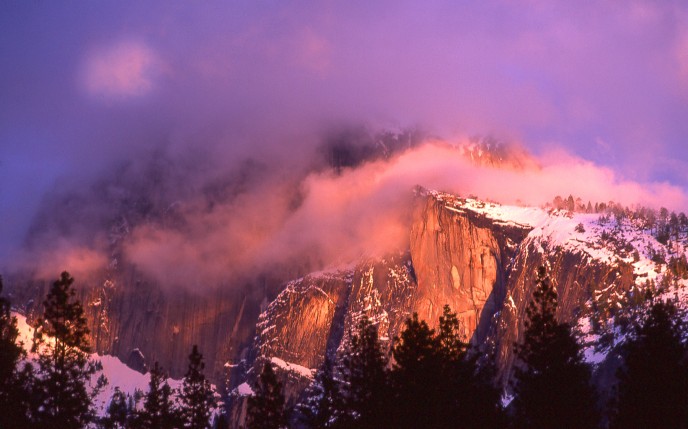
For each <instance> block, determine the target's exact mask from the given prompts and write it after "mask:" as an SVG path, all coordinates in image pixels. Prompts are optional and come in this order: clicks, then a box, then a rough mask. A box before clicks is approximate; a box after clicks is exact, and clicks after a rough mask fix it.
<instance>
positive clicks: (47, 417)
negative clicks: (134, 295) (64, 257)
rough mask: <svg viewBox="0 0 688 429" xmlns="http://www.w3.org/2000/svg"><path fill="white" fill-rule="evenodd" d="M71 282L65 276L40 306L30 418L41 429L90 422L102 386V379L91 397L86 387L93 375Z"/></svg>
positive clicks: (83, 322) (66, 428) (69, 427)
mask: <svg viewBox="0 0 688 429" xmlns="http://www.w3.org/2000/svg"><path fill="white" fill-rule="evenodd" d="M73 283H74V279H73V278H72V277H71V276H70V275H69V273H67V272H63V273H62V275H61V276H60V279H59V280H57V281H56V282H55V283H53V286H52V288H51V289H50V291H49V293H48V296H47V297H46V299H45V301H44V302H43V307H44V314H43V317H42V318H40V319H39V320H38V322H37V324H36V331H35V337H34V343H33V348H32V350H33V351H35V352H36V353H38V371H37V378H36V381H35V383H34V398H35V400H36V402H35V403H34V404H33V407H32V408H33V409H32V417H33V418H34V419H35V421H36V423H37V424H38V426H39V427H41V428H55V429H72V428H73V429H78V428H83V427H84V426H85V425H86V424H87V423H89V422H90V421H91V420H92V418H93V412H92V410H91V399H92V396H93V395H95V394H96V393H97V391H98V390H99V388H100V387H102V385H103V384H105V382H106V381H105V379H104V377H103V376H101V378H100V379H99V383H98V385H97V386H96V388H95V389H94V390H93V391H91V392H89V391H88V389H87V387H86V385H87V383H88V382H89V380H90V378H91V377H92V376H93V375H94V374H95V373H96V372H97V367H96V364H95V362H93V361H92V360H91V359H90V358H89V354H88V351H89V344H88V341H89V340H88V334H89V330H88V327H87V326H86V318H85V317H84V310H83V308H82V306H81V303H80V302H79V300H77V299H75V298H74V295H75V292H74V289H73V288H72V284H73Z"/></svg>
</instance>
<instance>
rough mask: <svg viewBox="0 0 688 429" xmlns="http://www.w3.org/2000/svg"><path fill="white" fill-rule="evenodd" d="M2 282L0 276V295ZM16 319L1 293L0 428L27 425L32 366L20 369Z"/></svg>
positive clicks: (23, 355)
mask: <svg viewBox="0 0 688 429" xmlns="http://www.w3.org/2000/svg"><path fill="white" fill-rule="evenodd" d="M2 289H3V284H2V277H0V294H2ZM18 336H19V330H18V329H17V318H16V317H13V316H12V313H11V305H10V301H9V300H8V299H6V298H4V297H2V296H0V429H5V428H15V427H16V428H20V427H26V426H27V425H28V417H27V412H28V392H29V387H30V382H31V380H32V376H33V374H32V371H31V369H32V368H31V366H26V367H23V368H22V369H20V368H19V366H20V360H21V359H23V358H24V357H26V352H24V349H23V348H22V346H21V344H19V343H18Z"/></svg>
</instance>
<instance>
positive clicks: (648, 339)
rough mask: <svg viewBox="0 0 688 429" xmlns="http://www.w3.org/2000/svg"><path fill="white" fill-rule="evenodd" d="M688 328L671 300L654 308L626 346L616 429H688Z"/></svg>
mask: <svg viewBox="0 0 688 429" xmlns="http://www.w3.org/2000/svg"><path fill="white" fill-rule="evenodd" d="M684 331H685V324H684V322H683V321H682V320H681V317H679V315H678V313H677V310H676V307H675V306H674V305H673V304H672V303H670V302H658V303H655V304H653V305H652V306H651V307H650V308H649V310H648V312H647V314H646V316H645V320H644V322H643V323H642V324H637V325H636V326H635V327H634V335H633V336H632V338H631V339H630V340H629V341H628V342H627V343H626V344H625V346H624V347H623V354H624V361H623V364H622V366H621V367H620V368H619V371H618V374H617V375H618V379H619V384H618V402H617V404H616V406H615V407H614V411H615V412H614V416H613V418H612V425H611V427H612V428H614V429H616V428H624V429H634V428H648V427H655V428H656V427H662V428H684V427H686V426H687V425H688V362H686V356H687V354H688V348H687V347H686V344H685V342H684V341H683V340H682V333H683V332H684Z"/></svg>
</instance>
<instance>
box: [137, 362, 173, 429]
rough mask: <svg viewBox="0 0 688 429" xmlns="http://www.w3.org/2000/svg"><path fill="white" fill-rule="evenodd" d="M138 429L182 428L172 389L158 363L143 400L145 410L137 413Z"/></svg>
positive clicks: (154, 367) (151, 374) (153, 369)
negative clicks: (173, 400)
mask: <svg viewBox="0 0 688 429" xmlns="http://www.w3.org/2000/svg"><path fill="white" fill-rule="evenodd" d="M133 426H134V427H135V428H136V429H176V428H179V427H181V420H180V418H179V414H178V413H177V411H176V410H175V408H174V404H173V402H172V388H170V385H169V384H167V377H166V375H165V372H164V371H163V369H162V367H161V366H160V364H159V363H158V362H155V364H154V365H153V368H152V369H151V371H150V381H149V383H148V392H147V393H146V395H145V397H144V400H143V409H142V410H141V411H139V412H138V413H137V416H136V418H135V423H134V425H133Z"/></svg>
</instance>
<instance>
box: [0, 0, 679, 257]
mask: <svg viewBox="0 0 688 429" xmlns="http://www.w3.org/2000/svg"><path fill="white" fill-rule="evenodd" d="M0 58H2V60H0V240H2V241H3V243H2V244H0V260H2V259H5V258H7V257H8V255H9V254H10V253H9V252H11V251H12V249H14V248H16V247H17V246H18V245H19V243H20V241H21V240H22V237H23V236H24V234H25V232H26V228H27V227H28V224H29V222H30V220H31V219H32V216H33V214H34V212H35V211H36V210H37V208H38V206H39V204H40V203H41V201H42V198H43V195H44V193H45V192H46V191H49V190H51V189H54V186H55V183H69V184H71V185H70V186H73V185H74V184H77V185H78V184H79V183H87V182H88V181H90V180H93V179H94V178H95V177H98V175H99V174H101V173H102V171H104V170H106V169H107V168H108V167H109V166H111V165H112V164H113V163H114V162H116V161H118V160H122V159H127V158H136V157H137V156H139V155H140V154H142V153H145V152H146V151H150V150H152V149H153V148H155V147H158V146H159V145H161V144H165V145H171V146H173V147H177V148H183V149H180V150H189V148H191V149H192V150H195V149H198V150H199V151H201V150H209V151H211V152H212V153H214V154H221V159H223V160H224V161H225V162H226V163H227V165H231V164H232V163H233V162H235V161H236V160H239V159H244V158H246V157H247V156H252V157H256V158H259V159H260V158H261V157H268V158H272V159H280V160H282V161H283V162H287V163H288V162H296V161H295V159H298V158H299V157H307V156H308V155H309V153H310V152H309V151H310V150H311V149H312V145H311V143H310V142H311V141H312V140H313V138H314V136H315V135H317V134H318V133H319V132H321V131H322V129H323V127H326V126H327V125H329V124H336V123H366V124H369V125H372V126H376V127H377V126H379V127H407V126H420V127H422V128H424V129H426V130H428V131H430V132H432V133H433V134H435V135H438V136H443V137H447V138H451V137H454V136H457V135H459V136H466V135H476V134H481V135H487V134H489V135H494V136H497V137H499V138H502V139H505V140H510V141H517V142H520V143H521V144H523V145H524V146H525V147H527V148H529V149H530V150H531V151H533V152H534V153H542V152H545V151H548V150H551V149H552V148H563V149H564V150H565V151H567V152H569V153H571V154H572V155H575V156H577V157H579V158H583V159H586V160H589V161H592V162H594V163H596V164H599V165H602V166H607V167H610V168H611V169H613V170H614V171H615V172H616V174H617V175H618V176H619V177H622V178H625V179H628V180H633V181H638V182H641V183H645V182H663V181H668V182H670V183H673V184H675V185H677V186H679V187H681V188H683V189H686V188H688V173H687V172H688V3H686V2H684V1H624V2H620V1H598V2H571V1H559V2H554V1H549V0H548V1H545V0H525V1H507V0H503V1H500V0H481V1H472V2H467V1H464V2H458V1H446V2H438V1H424V2H405V1H380V2H359V1H353V2H335V1H322V2H305V1H304V2H290V1H264V2H263V1H259V2H255V1H252V2H239V1H232V2H226V1H205V2H170V1H146V2H133V1H132V2H124V1H118V2H90V1H89V2H86V1H84V2H68V3H62V2H50V1H42V2H41V1H6V2H3V3H2V5H0ZM1 265H2V263H0V266H1Z"/></svg>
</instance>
